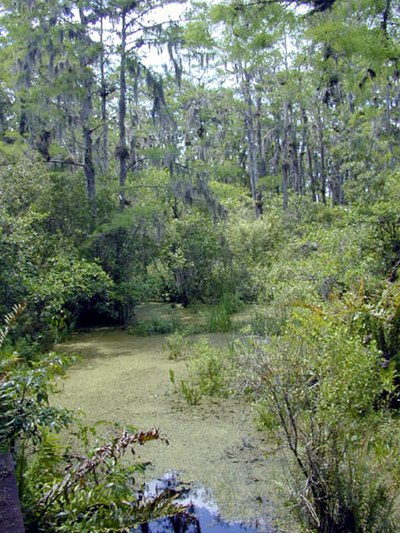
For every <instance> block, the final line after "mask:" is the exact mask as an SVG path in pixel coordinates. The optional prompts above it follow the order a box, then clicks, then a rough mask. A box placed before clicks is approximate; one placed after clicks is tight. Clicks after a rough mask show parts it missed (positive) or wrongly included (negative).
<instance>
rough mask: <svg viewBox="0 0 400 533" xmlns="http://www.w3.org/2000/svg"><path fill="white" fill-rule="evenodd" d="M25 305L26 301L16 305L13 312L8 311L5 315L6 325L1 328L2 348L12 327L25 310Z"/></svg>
mask: <svg viewBox="0 0 400 533" xmlns="http://www.w3.org/2000/svg"><path fill="white" fill-rule="evenodd" d="M25 307H26V303H22V304H18V305H14V307H13V308H12V311H11V313H7V314H6V316H5V317H4V326H3V327H2V328H0V348H1V347H2V346H3V344H4V341H5V340H6V338H7V335H8V333H9V331H10V329H11V328H12V327H14V326H15V324H16V323H17V321H18V319H19V317H20V316H21V315H22V313H23V312H24V309H25Z"/></svg>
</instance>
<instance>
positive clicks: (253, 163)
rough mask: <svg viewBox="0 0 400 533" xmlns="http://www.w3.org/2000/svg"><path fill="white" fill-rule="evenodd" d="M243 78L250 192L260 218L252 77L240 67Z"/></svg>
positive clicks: (260, 201)
mask: <svg viewBox="0 0 400 533" xmlns="http://www.w3.org/2000/svg"><path fill="white" fill-rule="evenodd" d="M239 69H240V72H241V77H242V82H243V83H242V87H243V96H244V99H245V103H246V111H245V120H244V125H245V133H246V139H247V159H248V171H249V175H250V190H251V196H252V198H253V202H254V210H255V213H256V217H259V216H260V215H261V214H262V199H261V194H260V193H259V192H258V191H257V186H258V180H259V177H260V173H259V166H258V147H257V141H256V132H255V127H254V122H255V121H254V112H253V101H252V98H251V93H250V81H251V75H250V74H249V73H248V72H247V71H246V70H245V69H243V68H242V67H241V66H239Z"/></svg>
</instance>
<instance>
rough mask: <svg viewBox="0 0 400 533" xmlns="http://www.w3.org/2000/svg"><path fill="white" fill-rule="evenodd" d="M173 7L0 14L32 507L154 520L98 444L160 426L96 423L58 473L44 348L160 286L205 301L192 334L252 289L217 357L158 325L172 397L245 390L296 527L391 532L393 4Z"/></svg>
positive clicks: (10, 289)
mask: <svg viewBox="0 0 400 533" xmlns="http://www.w3.org/2000/svg"><path fill="white" fill-rule="evenodd" d="M161 4H162V6H161V7H163V9H160V5H161ZM171 4H172V7H173V10H175V11H176V10H178V8H179V9H180V8H183V4H184V2H172V3H171V2H160V3H158V2H153V1H152V0H139V1H128V0H110V1H109V0H79V1H71V0H63V1H62V2H61V1H58V0H50V1H48V2H40V1H38V0H29V1H27V0H5V1H4V2H3V6H2V9H1V12H0V56H1V61H0V79H1V82H0V243H1V244H0V250H1V251H0V316H3V317H4V325H3V329H2V330H1V331H2V333H1V337H0V339H1V354H2V359H1V366H0V388H1V390H0V403H1V413H2V414H1V415H0V416H1V418H0V438H1V444H2V447H3V448H4V449H11V450H12V452H13V453H14V454H15V457H16V459H17V467H18V475H19V481H20V491H21V497H22V500H23V503H24V505H25V506H26V508H27V509H30V510H31V514H32V515H33V516H30V517H29V520H31V521H33V522H35V521H36V522H37V521H39V523H40V524H41V527H43V528H45V527H47V528H50V530H52V531H54V530H57V531H58V530H60V531H61V530H62V528H63V527H64V530H68V531H75V530H77V531H84V530H85V529H79V528H82V527H83V526H82V523H81V522H82V516H85V517H86V519H87V521H88V522H87V524H88V525H87V528H88V529H86V530H88V531H89V530H90V531H94V530H95V527H103V528H118V527H125V525H126V524H127V523H131V522H129V521H132V520H133V521H140V520H143V519H144V517H146V516H149V515H146V513H147V511H148V509H147V508H146V510H145V511H143V509H139V507H140V506H139V505H138V506H134V505H129V506H128V507H129V509H128V508H126V506H125V507H124V505H125V504H124V502H125V503H126V501H134V500H135V498H136V497H137V496H136V495H135V494H136V493H134V490H133V486H132V482H131V481H129V482H128V481H127V480H128V478H129V479H131V478H130V477H129V476H131V474H132V473H131V472H127V471H126V470H124V469H123V468H121V469H120V468H119V466H118V465H119V461H117V456H118V459H119V457H120V456H121V455H123V453H124V452H125V450H126V449H127V448H128V447H129V446H131V445H133V444H137V443H139V444H140V443H141V439H142V440H143V442H144V441H145V440H147V439H152V438H158V437H159V435H158V434H152V433H149V434H145V433H129V434H128V433H123V434H120V435H119V436H115V437H113V438H114V439H116V440H114V441H113V444H111V445H110V448H104V450H105V452H104V455H103V456H102V457H101V458H99V456H98V455H96V453H97V452H94V455H88V456H87V457H86V459H85V460H86V463H85V462H84V463H82V462H79V461H78V463H76V462H75V463H73V464H72V463H71V464H70V469H72V470H70V478H69V480H67V481H65V479H66V478H63V477H62V473H61V472H62V467H61V465H62V464H63V462H65V460H66V457H65V456H63V453H64V452H61V451H60V449H59V448H58V446H59V445H58V444H57V443H56V441H55V440H54V435H53V433H54V431H57V430H60V429H61V428H62V427H65V426H68V425H70V424H72V418H73V417H72V415H71V413H67V412H59V411H56V410H54V409H52V408H51V407H50V406H49V405H48V393H49V390H48V387H50V386H51V380H52V376H54V374H55V373H56V371H58V370H60V371H61V370H62V368H63V367H64V366H65V364H66V362H67V361H66V360H65V358H63V357H61V356H56V355H54V354H51V355H46V356H44V355H43V353H44V352H46V350H49V349H51V347H52V346H53V345H54V343H55V342H58V341H60V340H62V339H63V338H65V336H66V335H67V334H68V333H69V332H71V331H72V330H73V329H74V328H76V327H78V326H88V325H90V326H93V325H100V324H102V325H104V324H106V325H110V324H120V325H124V326H129V327H132V330H133V332H138V330H137V328H138V327H139V329H140V325H138V324H135V307H136V306H137V305H138V304H140V303H141V302H146V301H150V300H158V301H165V302H170V303H171V304H182V305H184V306H191V305H194V304H199V303H201V304H203V305H206V306H209V308H210V309H212V311H208V315H207V316H208V318H207V320H208V322H207V323H208V329H209V330H218V329H220V330H221V329H222V330H226V329H229V328H231V327H232V322H231V319H230V317H231V314H232V313H233V312H234V311H235V310H237V309H238V308H239V307H240V305H243V304H253V303H257V304H259V305H261V306H262V309H263V311H262V313H260V315H259V316H258V317H257V320H254V321H253V322H252V323H251V324H248V325H247V328H246V329H245V330H242V336H244V334H245V333H246V334H247V335H251V336H252V339H253V340H251V341H249V340H248V339H247V340H246V339H244V340H243V342H242V343H241V344H240V345H239V344H238V345H237V346H236V348H235V350H233V352H232V353H229V354H228V355H226V356H224V355H221V354H215V353H214V352H213V350H212V349H211V348H210V347H209V346H207V345H202V346H200V347H197V348H196V349H195V350H194V351H193V350H192V349H191V348H190V347H188V345H187V343H186V341H185V338H184V336H183V335H182V332H179V331H177V332H176V333H175V337H172V338H170V340H169V344H170V349H171V350H172V353H174V354H175V356H179V354H181V353H182V351H191V350H192V351H191V355H190V360H191V365H192V366H193V369H194V370H195V372H194V374H195V375H197V378H195V377H194V378H193V379H194V381H193V382H190V383H183V384H182V387H183V391H185V390H186V393H185V394H186V395H187V397H188V398H189V399H193V400H195V401H197V400H198V399H200V397H201V395H202V394H231V393H237V392H242V393H245V394H246V395H247V396H249V397H250V398H251V399H252V400H253V401H254V402H256V403H257V406H258V411H259V413H260V423H261V424H262V425H263V427H265V429H266V430H267V431H270V432H273V433H274V434H275V435H276V436H277V437H278V439H279V442H280V443H281V444H282V446H283V447H284V448H286V449H287V451H288V452H289V455H290V456H291V458H292V459H293V463H291V464H292V465H293V468H292V471H291V477H290V486H288V498H289V499H290V501H291V502H292V504H293V509H294V511H295V512H296V513H297V515H298V517H299V521H300V522H301V523H302V524H303V526H304V527H305V528H308V529H309V530H315V531H320V532H324V533H325V532H347V533H350V532H359V533H361V532H363V533H366V532H384V531H385V532H386V531H387V532H390V531H397V530H398V528H399V524H400V519H399V510H400V507H399V501H398V488H399V481H400V472H399V467H398V459H399V447H398V435H399V428H398V421H397V419H398V408H399V397H398V387H399V384H400V377H399V376H400V374H399V373H400V281H399V279H398V271H399V268H400V219H399V205H400V174H399V172H400V160H399V158H400V153H399V135H400V122H399V120H400V116H399V105H398V104H399V97H400V85H399V78H400V77H399V61H400V39H399V37H400V36H399V31H398V28H399V17H400V10H399V6H398V3H397V2H395V1H394V0H329V1H327V0H324V1H322V0H321V1H320V0H315V1H300V0H298V1H297V2H295V1H294V2H290V1H289V0H282V1H279V0H277V1H268V0H265V1H264V0H259V1H255V2H250V1H246V0H243V1H240V0H226V1H221V2H213V3H207V2H206V3H202V2H192V4H191V5H190V6H188V10H187V12H186V15H185V16H183V17H182V20H181V21H180V22H178V20H172V19H170V18H169V17H168V16H167V15H166V13H167V10H168V9H169V8H171ZM168 12H169V11H168ZM157 53H159V54H162V53H163V54H164V56H165V57H166V59H165V63H166V64H165V65H164V67H163V68H160V67H156V66H155V63H156V62H158V63H160V60H156V59H155V58H156V57H157ZM164 56H162V57H164ZM210 306H212V307H210ZM22 307H25V309H24V310H23V309H22ZM17 318H18V320H16V319H17ZM159 326H160V325H159ZM161 326H163V325H162V324H161ZM164 326H165V325H164ZM135 328H136V329H135ZM175 329H177V330H179V328H176V327H173V328H172V330H175ZM153 332H162V333H170V332H171V331H169V330H168V328H167V329H164V330H163V329H162V328H161V329H160V327H158V329H157V327H155V328H154V331H153ZM255 336H261V337H262V338H263V339H265V338H268V339H269V340H268V342H260V339H259V338H258V337H255ZM196 350H197V351H196ZM235 369H236V370H235ZM225 371H226V372H225ZM224 372H225V373H226V374H227V375H226V376H225V377H224ZM171 378H172V379H173V376H171ZM196 379H197V381H196ZM193 403H195V402H193ZM85 431H87V430H82V431H81V434H84V433H85ZM107 450H108V451H109V452H110V453H109V454H108V451H107ZM33 452H35V453H33ZM82 461H84V460H83V459H82ZM88 461H89V462H88ZM90 461H92V462H91V463H90ZM50 463H51V465H52V468H54V465H55V464H56V465H59V472H58V473H57V475H55V477H54V478H51V475H50V468H47V467H46V464H47V465H48V464H50ZM89 463H90V465H91V466H93V468H92V469H91V466H90V465H89ZM83 464H84V465H85V466H83ZM94 464H95V466H94ZM46 468H47V470H46ZM85 468H86V469H87V471H85V474H83V473H82V469H83V470H84V469H85ZM96 468H98V469H99V471H101V475H100V474H99V475H97V474H96ZM39 470H40V471H41V476H42V478H41V479H42V485H40V483H39V484H36V485H35V486H32V484H29V483H28V480H29V479H32V476H33V477H34V478H35V476H36V475H38V474H37V472H38V471H39ZM81 473H82V476H81ZM86 474H87V482H86V484H87V487H89V489H88V491H86V492H84V491H82V492H81V491H79V490H78V487H79V486H80V481H81V479H83V477H84V475H86ZM46 476H47V477H46ZM91 476H92V477H93V479H92V477H91ZM102 476H103V477H102ZM35 479H36V478H35ZM107 480H108V481H107ZM110 480H111V481H110ZM81 484H83V482H82V483H81ZM57 491H58V492H57ZM72 496H73V497H72ZM111 500H112V501H113V502H116V503H115V506H114V505H113V506H110V501H111ZM158 503H160V502H158ZM158 503H157V502H156V503H155V504H154V505H153V515H157V513H158V512H161V511H160V510H159V509H158V507H157V505H158ZM162 503H165V506H166V508H167V511H168V509H169V510H170V508H169V505H170V502H169V501H167V502H162ZM160 507H162V505H161V503H160ZM111 508H112V509H111ZM60 513H64V514H60ZM67 516H68V520H69V522H67V518H66V517H67ZM60 517H62V518H60ZM107 520H108V522H107ZM62 523H64V526H62ZM100 523H101V524H103V525H102V526H98V524H100ZM65 524H66V525H65ZM79 524H80V525H79ZM57 528H58V529H57ZM65 528H67V529H65ZM74 528H76V529H74ZM90 528H92V529H90Z"/></svg>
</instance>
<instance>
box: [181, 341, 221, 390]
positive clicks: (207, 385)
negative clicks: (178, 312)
mask: <svg viewBox="0 0 400 533" xmlns="http://www.w3.org/2000/svg"><path fill="white" fill-rule="evenodd" d="M228 365H229V359H228V353H227V352H226V351H225V350H223V349H221V348H217V347H215V346H212V345H211V344H210V342H209V341H208V340H207V339H201V340H200V341H198V342H197V343H195V344H194V345H193V347H192V349H191V351H190V355H189V359H188V368H189V372H190V375H191V376H192V378H191V379H192V380H193V381H192V383H193V386H197V388H198V389H199V391H200V392H201V393H202V394H205V395H208V396H224V395H226V394H228V384H227V375H228Z"/></svg>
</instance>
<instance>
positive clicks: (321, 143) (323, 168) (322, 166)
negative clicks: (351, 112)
mask: <svg viewBox="0 0 400 533" xmlns="http://www.w3.org/2000/svg"><path fill="white" fill-rule="evenodd" d="M318 141H319V151H320V152H319V153H320V167H319V174H320V180H321V181H320V184H321V200H322V203H323V204H326V166H325V165H326V163H325V144H324V125H323V122H322V117H321V110H320V109H319V108H318Z"/></svg>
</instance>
